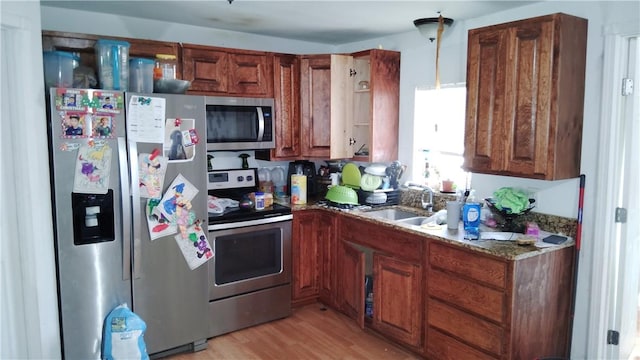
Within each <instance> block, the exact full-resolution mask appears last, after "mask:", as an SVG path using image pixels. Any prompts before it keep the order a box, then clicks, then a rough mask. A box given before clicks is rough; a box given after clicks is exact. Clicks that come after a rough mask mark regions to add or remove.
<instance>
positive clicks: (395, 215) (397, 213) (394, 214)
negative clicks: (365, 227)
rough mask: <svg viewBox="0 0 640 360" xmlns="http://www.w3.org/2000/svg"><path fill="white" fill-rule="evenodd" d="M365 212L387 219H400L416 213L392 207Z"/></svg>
mask: <svg viewBox="0 0 640 360" xmlns="http://www.w3.org/2000/svg"><path fill="white" fill-rule="evenodd" d="M365 214H366V215H368V216H371V217H376V218H379V219H387V220H401V219H407V218H415V217H416V216H417V215H416V213H413V212H410V211H404V210H400V209H394V208H390V209H382V210H373V211H367V212H366V213H365Z"/></svg>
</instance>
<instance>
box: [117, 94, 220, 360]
mask: <svg viewBox="0 0 640 360" xmlns="http://www.w3.org/2000/svg"><path fill="white" fill-rule="evenodd" d="M135 96H145V97H149V96H152V97H162V98H164V99H165V100H166V115H165V117H166V118H171V119H175V118H180V119H184V120H185V121H187V120H189V119H194V120H195V121H194V123H195V129H196V132H197V135H198V136H199V138H200V141H199V142H198V143H197V144H196V145H195V149H194V150H195V152H194V154H193V158H192V160H188V161H184V159H177V160H176V161H170V162H169V163H168V165H167V171H166V174H165V178H164V184H163V188H164V190H163V193H164V191H166V190H167V188H168V187H169V185H170V184H171V182H172V181H173V180H174V179H175V178H176V176H178V174H182V176H184V177H185V178H186V179H187V180H188V181H189V182H190V183H191V184H193V185H194V186H195V187H196V188H197V189H198V190H199V192H198V193H197V195H196V196H195V198H194V199H193V200H191V205H192V210H193V211H194V212H195V214H196V216H197V218H198V219H201V220H202V222H203V226H204V229H206V228H207V227H206V226H207V225H206V219H207V183H206V171H207V154H206V134H205V131H206V130H205V107H204V106H205V105H204V104H205V101H204V97H201V96H188V95H165V94H144V95H143V94H140V95H137V94H133V93H131V94H127V102H126V103H127V106H128V107H129V104H130V101H131V98H132V97H135ZM138 100H139V99H138ZM128 121H131V119H128ZM128 146H129V160H130V163H131V166H132V169H133V171H132V184H134V185H135V184H139V179H138V175H137V172H136V170H135V169H137V165H138V155H139V154H141V153H145V154H151V153H153V151H154V150H155V149H157V150H159V152H160V154H163V155H168V153H167V152H165V151H164V150H163V143H142V142H138V143H136V142H134V141H132V140H131V139H130V140H129V141H128ZM189 151H190V150H189ZM189 155H190V154H189ZM172 156H174V155H172ZM132 194H133V196H132V204H133V219H134V220H133V223H134V226H133V255H132V259H133V260H132V261H133V310H134V312H135V313H137V314H138V315H140V316H141V317H142V318H143V319H144V321H145V322H146V323H147V332H146V334H145V342H146V345H147V350H148V352H149V354H155V353H158V352H163V351H165V350H169V349H172V348H175V347H179V346H183V345H188V344H193V343H196V344H202V343H203V342H206V338H207V326H208V325H207V304H208V303H207V265H206V263H205V264H203V265H201V266H200V267H197V268H196V269H194V270H190V268H189V266H188V264H187V261H186V260H185V258H184V256H183V255H182V252H181V250H180V248H179V246H178V244H177V242H176V239H175V238H174V236H175V234H174V235H170V236H165V237H161V238H158V239H155V240H151V238H150V236H149V230H148V225H147V222H146V213H145V207H146V200H147V199H145V198H140V191H139V188H138V187H137V186H132Z"/></svg>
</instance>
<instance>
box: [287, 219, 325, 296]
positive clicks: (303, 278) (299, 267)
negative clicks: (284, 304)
mask: <svg viewBox="0 0 640 360" xmlns="http://www.w3.org/2000/svg"><path fill="white" fill-rule="evenodd" d="M316 216H317V212H315V211H300V212H296V214H295V215H294V217H293V224H292V237H293V238H292V248H291V257H292V267H293V269H292V270H293V272H292V274H293V276H292V290H291V293H292V302H293V303H294V305H296V303H303V302H305V301H308V300H311V299H315V298H317V297H318V285H319V278H318V267H319V259H318V254H319V253H318V241H317V240H318V236H317V233H316V228H317V225H316V223H317V221H316Z"/></svg>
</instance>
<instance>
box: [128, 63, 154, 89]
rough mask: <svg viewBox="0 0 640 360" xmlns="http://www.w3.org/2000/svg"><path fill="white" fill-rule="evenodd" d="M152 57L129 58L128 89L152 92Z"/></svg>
mask: <svg viewBox="0 0 640 360" xmlns="http://www.w3.org/2000/svg"><path fill="white" fill-rule="evenodd" d="M154 66H155V62H154V61H153V59H143V58H132V59H129V91H133V92H139V93H147V94H150V93H153V67H154Z"/></svg>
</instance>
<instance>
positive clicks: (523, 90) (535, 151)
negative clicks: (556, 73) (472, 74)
mask: <svg viewBox="0 0 640 360" xmlns="http://www.w3.org/2000/svg"><path fill="white" fill-rule="evenodd" d="M507 48H508V54H509V59H511V60H510V69H509V70H510V71H509V72H508V74H507V82H506V86H505V94H506V96H505V118H504V120H505V122H508V123H509V125H510V126H506V125H505V130H506V137H505V138H504V139H505V140H504V141H505V146H507V147H506V148H505V156H506V158H505V159H504V161H505V162H504V169H505V170H506V171H508V172H510V173H513V174H525V175H537V176H544V174H545V173H546V171H547V161H548V149H549V132H550V131H554V130H553V129H551V128H550V123H549V121H550V113H551V105H552V103H551V94H552V89H551V84H550V81H552V79H553V77H552V72H551V71H552V64H553V58H552V57H553V51H554V49H553V22H552V19H550V18H546V19H545V20H542V21H531V22H526V23H523V24H521V25H520V26H518V27H517V28H515V29H510V31H509V37H508V45H507Z"/></svg>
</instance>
